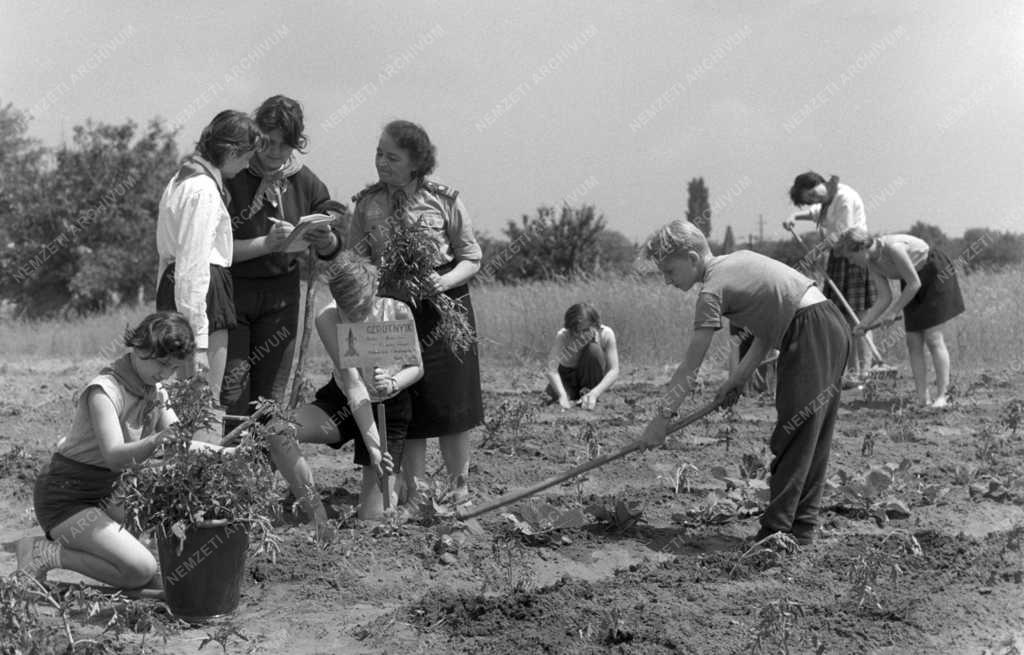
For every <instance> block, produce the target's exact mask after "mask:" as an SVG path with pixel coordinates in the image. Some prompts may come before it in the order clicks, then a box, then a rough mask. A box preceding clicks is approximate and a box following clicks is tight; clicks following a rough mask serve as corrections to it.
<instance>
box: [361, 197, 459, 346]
mask: <svg viewBox="0 0 1024 655" xmlns="http://www.w3.org/2000/svg"><path fill="white" fill-rule="evenodd" d="M438 249H439V245H438V243H437V240H436V238H435V236H434V230H433V229H431V228H430V226H428V225H427V224H426V223H425V222H424V221H423V219H422V218H419V219H414V218H413V217H412V216H411V215H410V214H409V213H408V212H396V214H395V215H394V216H392V217H390V218H389V219H388V221H387V223H386V224H385V226H384V249H383V252H382V253H381V266H380V285H381V288H382V289H387V290H388V292H389V293H396V294H398V296H399V297H400V298H402V299H403V300H407V301H409V302H410V303H412V304H413V305H417V304H419V303H421V302H427V303H430V304H431V305H433V306H434V309H436V310H437V313H438V315H439V317H440V320H439V322H438V324H437V327H436V328H435V334H421V335H419V337H420V339H423V340H427V339H429V340H431V341H434V340H437V339H440V340H441V341H443V342H444V343H445V344H447V345H448V347H449V349H451V351H452V352H453V353H454V354H455V356H456V357H458V356H460V355H462V354H464V353H466V352H469V350H470V349H471V348H472V347H473V345H474V344H475V343H476V332H475V331H474V330H473V326H472V325H471V324H470V322H469V314H468V313H467V312H466V310H465V308H464V307H463V306H462V305H461V304H459V303H458V302H456V301H455V300H453V299H452V298H451V297H450V296H448V295H446V294H444V293H436V292H435V291H434V290H433V285H432V283H431V278H432V277H433V276H434V274H435V271H434V266H435V262H436V261H437V253H438Z"/></svg>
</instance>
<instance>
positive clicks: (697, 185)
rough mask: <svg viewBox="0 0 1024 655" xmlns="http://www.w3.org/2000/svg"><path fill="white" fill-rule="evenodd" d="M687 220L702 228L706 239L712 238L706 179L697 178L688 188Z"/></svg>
mask: <svg viewBox="0 0 1024 655" xmlns="http://www.w3.org/2000/svg"><path fill="white" fill-rule="evenodd" d="M686 191H687V195H688V198H687V200H686V220H688V221H690V222H691V223H693V224H694V225H696V226H697V227H699V228H700V231H701V232H703V233H704V236H705V237H708V236H711V203H710V202H708V188H707V186H705V184H704V178H702V177H695V178H693V179H692V180H690V183H689V184H688V185H687V187H686Z"/></svg>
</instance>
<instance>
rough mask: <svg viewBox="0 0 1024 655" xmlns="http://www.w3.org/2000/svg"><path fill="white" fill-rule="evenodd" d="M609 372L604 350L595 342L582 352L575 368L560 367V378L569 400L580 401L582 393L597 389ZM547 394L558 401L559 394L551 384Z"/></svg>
mask: <svg viewBox="0 0 1024 655" xmlns="http://www.w3.org/2000/svg"><path fill="white" fill-rule="evenodd" d="M607 372H608V363H607V362H606V361H605V357H604V350H603V349H602V348H601V345H600V344H598V343H596V342H594V341H591V342H590V343H589V344H587V347H586V348H584V349H583V350H582V351H581V352H580V359H579V361H578V362H577V363H576V367H575V368H569V367H568V366H561V365H560V366H559V367H558V376H559V377H560V378H562V386H564V387H565V394H566V395H567V396H569V400H579V398H580V395H581V393H580V391H582V390H583V389H593V388H594V387H596V386H597V385H598V384H600V383H601V380H603V379H604V374H605V373H607ZM547 392H548V395H550V396H551V397H552V398H556V399H557V394H556V393H555V390H554V389H552V388H551V384H550V383H549V384H548V387H547Z"/></svg>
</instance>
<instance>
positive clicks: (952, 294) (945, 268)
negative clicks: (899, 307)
mask: <svg viewBox="0 0 1024 655" xmlns="http://www.w3.org/2000/svg"><path fill="white" fill-rule="evenodd" d="M917 277H918V278H920V279H921V288H920V289H919V290H918V292H917V293H916V294H915V295H914V297H913V298H911V300H910V302H909V303H907V306H906V307H904V308H903V323H904V326H905V327H906V330H907V332H922V331H924V330H927V329H930V328H933V327H935V326H937V325H942V324H943V323H945V322H946V321H948V320H949V319H951V318H953V317H954V316H959V315H960V314H962V313H963V311H964V297H963V295H962V294H961V293H960V282H959V281H958V280H957V276H956V267H955V266H954V265H953V262H951V261H950V259H949V257H948V256H947V255H946V253H944V252H942V251H941V250H936V249H935V248H932V249H931V250H929V252H928V259H927V260H925V263H924V266H922V267H921V270H919V271H918V272H917ZM906 286H907V283H906V282H904V281H901V282H900V288H901V289H904V288H906Z"/></svg>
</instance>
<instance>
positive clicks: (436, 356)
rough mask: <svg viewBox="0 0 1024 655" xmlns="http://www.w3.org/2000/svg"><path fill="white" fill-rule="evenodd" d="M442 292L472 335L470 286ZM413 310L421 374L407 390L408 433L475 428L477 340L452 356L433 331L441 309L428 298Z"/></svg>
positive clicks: (479, 412)
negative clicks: (466, 318)
mask: <svg viewBox="0 0 1024 655" xmlns="http://www.w3.org/2000/svg"><path fill="white" fill-rule="evenodd" d="M445 293H446V294H447V295H448V296H449V297H450V298H452V299H453V300H455V301H456V302H457V303H459V304H460V305H461V306H462V308H463V309H464V310H465V311H466V312H467V314H468V316H469V324H470V326H471V327H472V328H473V333H474V334H476V317H475V316H474V315H473V302H472V300H471V299H470V297H469V286H468V285H462V286H460V287H455V288H454V289H449V290H448V291H446V292H445ZM412 311H413V316H414V317H415V319H416V334H417V335H418V336H419V339H420V349H421V350H422V352H423V378H422V379H420V381H419V382H417V383H416V384H415V385H413V387H412V388H411V389H410V391H411V393H412V422H411V423H410V424H409V434H408V438H409V439H426V438H430V437H441V436H445V435H449V434H455V433H456V432H463V431H465V430H469V429H471V428H475V427H476V426H478V425H480V424H481V423H483V421H484V403H483V398H482V396H481V394H480V355H479V351H478V348H477V342H476V340H474V342H473V344H472V345H471V346H470V348H469V350H467V351H466V352H463V353H459V355H458V356H456V355H455V353H453V352H452V350H451V348H449V347H448V344H447V343H445V342H444V340H443V339H439V338H438V337H437V335H436V330H437V326H438V323H439V322H440V314H439V313H438V311H437V310H436V309H435V308H434V305H433V303H431V302H430V301H429V300H421V301H420V302H419V303H417V304H416V306H415V307H413V309H412Z"/></svg>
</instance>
